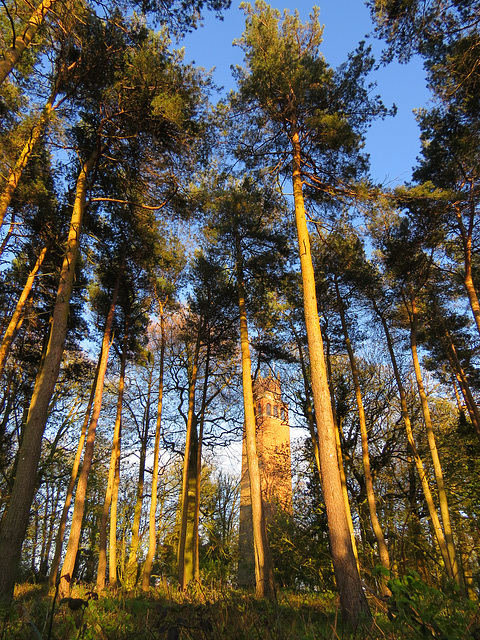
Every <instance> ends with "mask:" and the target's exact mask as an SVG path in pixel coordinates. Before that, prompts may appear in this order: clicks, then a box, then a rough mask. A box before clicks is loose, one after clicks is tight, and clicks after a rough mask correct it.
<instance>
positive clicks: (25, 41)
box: [0, 0, 56, 84]
mask: <svg viewBox="0 0 480 640" xmlns="http://www.w3.org/2000/svg"><path fill="white" fill-rule="evenodd" d="M55 2H56V0H43V2H41V3H40V4H39V5H38V6H37V8H36V9H35V11H34V12H33V13H32V15H31V16H30V19H29V20H28V22H27V23H26V25H24V27H23V30H22V33H21V34H20V35H18V36H17V37H16V38H15V42H14V43H13V45H12V46H11V47H9V48H8V49H7V50H6V52H5V54H4V58H3V60H0V84H3V82H4V81H5V79H6V78H7V76H8V75H9V73H10V72H11V71H12V69H13V68H14V67H15V65H16V64H17V62H18V61H19V59H20V56H21V55H22V53H23V52H24V51H25V49H26V48H27V47H28V46H29V45H30V43H31V42H32V40H33V38H34V37H35V35H36V34H37V31H38V29H39V28H40V26H41V25H42V24H43V21H44V19H45V16H46V15H47V13H48V12H49V11H50V9H51V8H52V7H53V5H54V4H55Z"/></svg>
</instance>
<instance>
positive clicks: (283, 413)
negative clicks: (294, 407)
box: [280, 407, 286, 420]
mask: <svg viewBox="0 0 480 640" xmlns="http://www.w3.org/2000/svg"><path fill="white" fill-rule="evenodd" d="M285 417H286V416H285V409H284V408H283V407H282V408H281V409H280V418H281V419H282V420H285Z"/></svg>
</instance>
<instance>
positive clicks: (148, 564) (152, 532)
mask: <svg viewBox="0 0 480 640" xmlns="http://www.w3.org/2000/svg"><path fill="white" fill-rule="evenodd" d="M164 370H165V316H164V310H163V306H162V305H160V371H159V378H158V404H157V424H156V428H155V445H154V450H153V471H152V497H151V500H150V513H149V518H148V551H147V557H146V558H145V564H144V565H143V579H142V589H143V590H144V591H148V589H149V588H150V576H151V574H152V567H153V560H154V558H155V551H156V549H157V532H156V526H155V516H156V513H157V493H158V475H159V462H160V461H159V455H160V436H161V433H162V408H163V379H164Z"/></svg>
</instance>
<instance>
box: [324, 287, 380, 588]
mask: <svg viewBox="0 0 480 640" xmlns="http://www.w3.org/2000/svg"><path fill="white" fill-rule="evenodd" d="M334 283H335V292H336V295H337V303H338V311H339V314H340V321H341V324H342V330H343V335H344V338H345V344H346V347H347V353H348V359H349V361H350V369H351V371H352V378H353V386H354V389H355V398H356V401H357V408H358V419H359V423H360V434H361V439H362V462H363V472H364V475H365V489H366V492H367V503H368V511H369V515H370V522H371V523H372V529H373V533H374V535H375V539H376V541H377V548H378V555H379V558H380V562H381V564H382V566H383V567H384V568H385V569H387V571H390V557H389V554H388V548H387V544H386V542H385V538H384V535H383V530H382V527H381V525H380V522H379V520H378V515H377V505H376V499H375V490H374V487H373V478H372V472H371V469H370V455H369V452H368V433H367V423H366V420H365V409H364V406H363V399H362V390H361V388H360V381H359V378H358V370H357V363H356V361H355V355H354V353H353V348H352V343H351V342H350V337H349V332H348V325H347V321H346V318H345V309H344V306H343V300H342V297H341V295H340V287H339V286H338V279H337V276H336V275H334ZM387 580H388V576H385V578H384V579H383V580H382V581H381V587H382V594H383V595H384V596H390V595H391V591H390V589H389V588H388V587H387V584H386V582H387Z"/></svg>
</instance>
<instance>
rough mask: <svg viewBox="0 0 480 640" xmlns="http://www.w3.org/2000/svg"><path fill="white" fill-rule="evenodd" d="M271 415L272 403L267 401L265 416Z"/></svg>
mask: <svg viewBox="0 0 480 640" xmlns="http://www.w3.org/2000/svg"><path fill="white" fill-rule="evenodd" d="M271 415H272V405H271V404H270V403H269V402H268V403H267V416H271Z"/></svg>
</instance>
